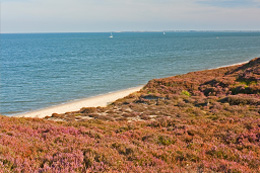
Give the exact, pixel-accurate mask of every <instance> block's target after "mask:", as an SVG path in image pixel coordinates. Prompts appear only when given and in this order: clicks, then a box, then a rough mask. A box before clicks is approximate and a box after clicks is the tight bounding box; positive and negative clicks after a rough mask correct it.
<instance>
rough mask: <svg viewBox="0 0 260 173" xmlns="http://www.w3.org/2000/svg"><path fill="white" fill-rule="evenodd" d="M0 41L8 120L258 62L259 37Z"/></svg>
mask: <svg viewBox="0 0 260 173" xmlns="http://www.w3.org/2000/svg"><path fill="white" fill-rule="evenodd" d="M109 35H110V33H65V34H57V33H55V34H1V35H0V41H1V68H0V72H1V82H0V85H1V86H0V87H1V88H0V89H1V90H0V92H1V99H0V106H1V108H0V113H1V114H4V115H11V114H15V113H21V112H26V111H30V110H34V109H38V108H43V107H46V106H50V105H54V104H59V103H62V102H66V101H70V100H74V99H80V98H85V97H90V96H94V95H98V94H103V93H107V92H110V91H116V90H120V89H126V88H129V87H134V86H137V85H139V84H145V83H146V82H147V81H149V80H151V79H153V78H161V77H167V76H172V75H177V74H183V73H187V72H191V71H196V70H203V69H210V68H216V67H220V66H224V65H230V64H234V63H239V62H243V61H247V60H250V59H252V58H254V57H257V56H260V32H248V33H247V32H233V33H232V32H168V33H166V35H163V34H162V33H160V32H158V33H114V34H113V35H114V38H113V39H110V38H109Z"/></svg>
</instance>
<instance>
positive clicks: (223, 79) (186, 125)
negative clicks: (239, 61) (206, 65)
mask: <svg viewBox="0 0 260 173" xmlns="http://www.w3.org/2000/svg"><path fill="white" fill-rule="evenodd" d="M0 170H1V171H2V172H22V171H24V172H260V58H256V59H253V60H252V61H250V62H249V63H247V64H244V65H237V66H231V67H225V68H220V69H215V70H207V71H199V72H192V73H188V74H185V75H179V76H174V77H170V78H163V79H154V80H151V81H149V82H148V84H147V85H146V86H145V87H144V88H143V89H142V90H140V91H139V92H136V93H133V94H131V95H129V96H127V97H125V98H123V99H119V100H117V101H116V102H114V103H112V104H111V105H109V106H107V107H105V108H104V107H97V108H82V109H81V110H79V111H76V112H67V113H65V114H56V113H54V114H53V115H52V116H50V117H46V118H45V119H33V118H10V117H5V116H1V117H0ZM1 171H0V172H1Z"/></svg>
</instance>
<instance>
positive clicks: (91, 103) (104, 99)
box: [10, 60, 250, 118]
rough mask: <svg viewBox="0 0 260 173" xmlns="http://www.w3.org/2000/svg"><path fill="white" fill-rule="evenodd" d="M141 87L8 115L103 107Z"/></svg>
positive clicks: (49, 113)
mask: <svg viewBox="0 0 260 173" xmlns="http://www.w3.org/2000/svg"><path fill="white" fill-rule="evenodd" d="M249 61H250V60H248V61H243V62H239V63H235V64H230V65H224V66H220V67H217V68H212V69H204V70H213V69H219V68H224V67H231V66H236V65H242V64H245V63H248V62H249ZM204 70H203V71H204ZM143 87H144V85H141V86H137V87H132V88H128V89H123V90H118V91H112V92H108V93H105V94H100V95H96V96H91V97H87V98H83V99H76V100H72V101H68V102H64V103H61V104H57V105H52V106H48V107H45V108H40V109H36V110H32V111H28V112H24V113H17V114H12V115H10V117H30V118H44V117H46V116H51V115H52V114H53V113H59V114H61V113H65V112H73V111H78V110H80V109H81V108H82V107H98V106H101V107H105V106H107V105H108V104H109V103H111V102H114V101H116V100H117V99H120V98H123V97H126V96H128V95H129V94H131V93H133V92H136V91H139V90H140V89H142V88H143Z"/></svg>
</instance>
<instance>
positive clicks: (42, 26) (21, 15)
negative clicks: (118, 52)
mask: <svg viewBox="0 0 260 173" xmlns="http://www.w3.org/2000/svg"><path fill="white" fill-rule="evenodd" d="M259 16H260V0H1V32H3V33H6V32H15V33H16V32H26V33H27V32H110V31H162V30H260V17H259Z"/></svg>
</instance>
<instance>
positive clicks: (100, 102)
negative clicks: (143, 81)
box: [10, 85, 144, 118]
mask: <svg viewBox="0 0 260 173" xmlns="http://www.w3.org/2000/svg"><path fill="white" fill-rule="evenodd" d="M143 87H144V85H141V86H137V87H132V88H128V89H124V90H118V91H114V92H109V93H106V94H101V95H97V96H92V97H88V98H83V99H78V100H74V101H69V102H65V103H62V104H58V105H53V106H49V107H45V108H41V109H36V110H33V111H29V112H24V113H18V114H13V115H10V117H18V118H19V117H29V118H44V117H46V116H51V115H52V114H53V113H59V114H61V113H65V112H73V111H78V110H80V109H81V108H83V107H98V106H101V107H105V106H107V105H108V104H110V103H111V102H114V101H116V100H117V99H120V98H123V97H126V96H128V95H129V94H131V93H134V92H137V91H139V90H141V89H142V88H143Z"/></svg>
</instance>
